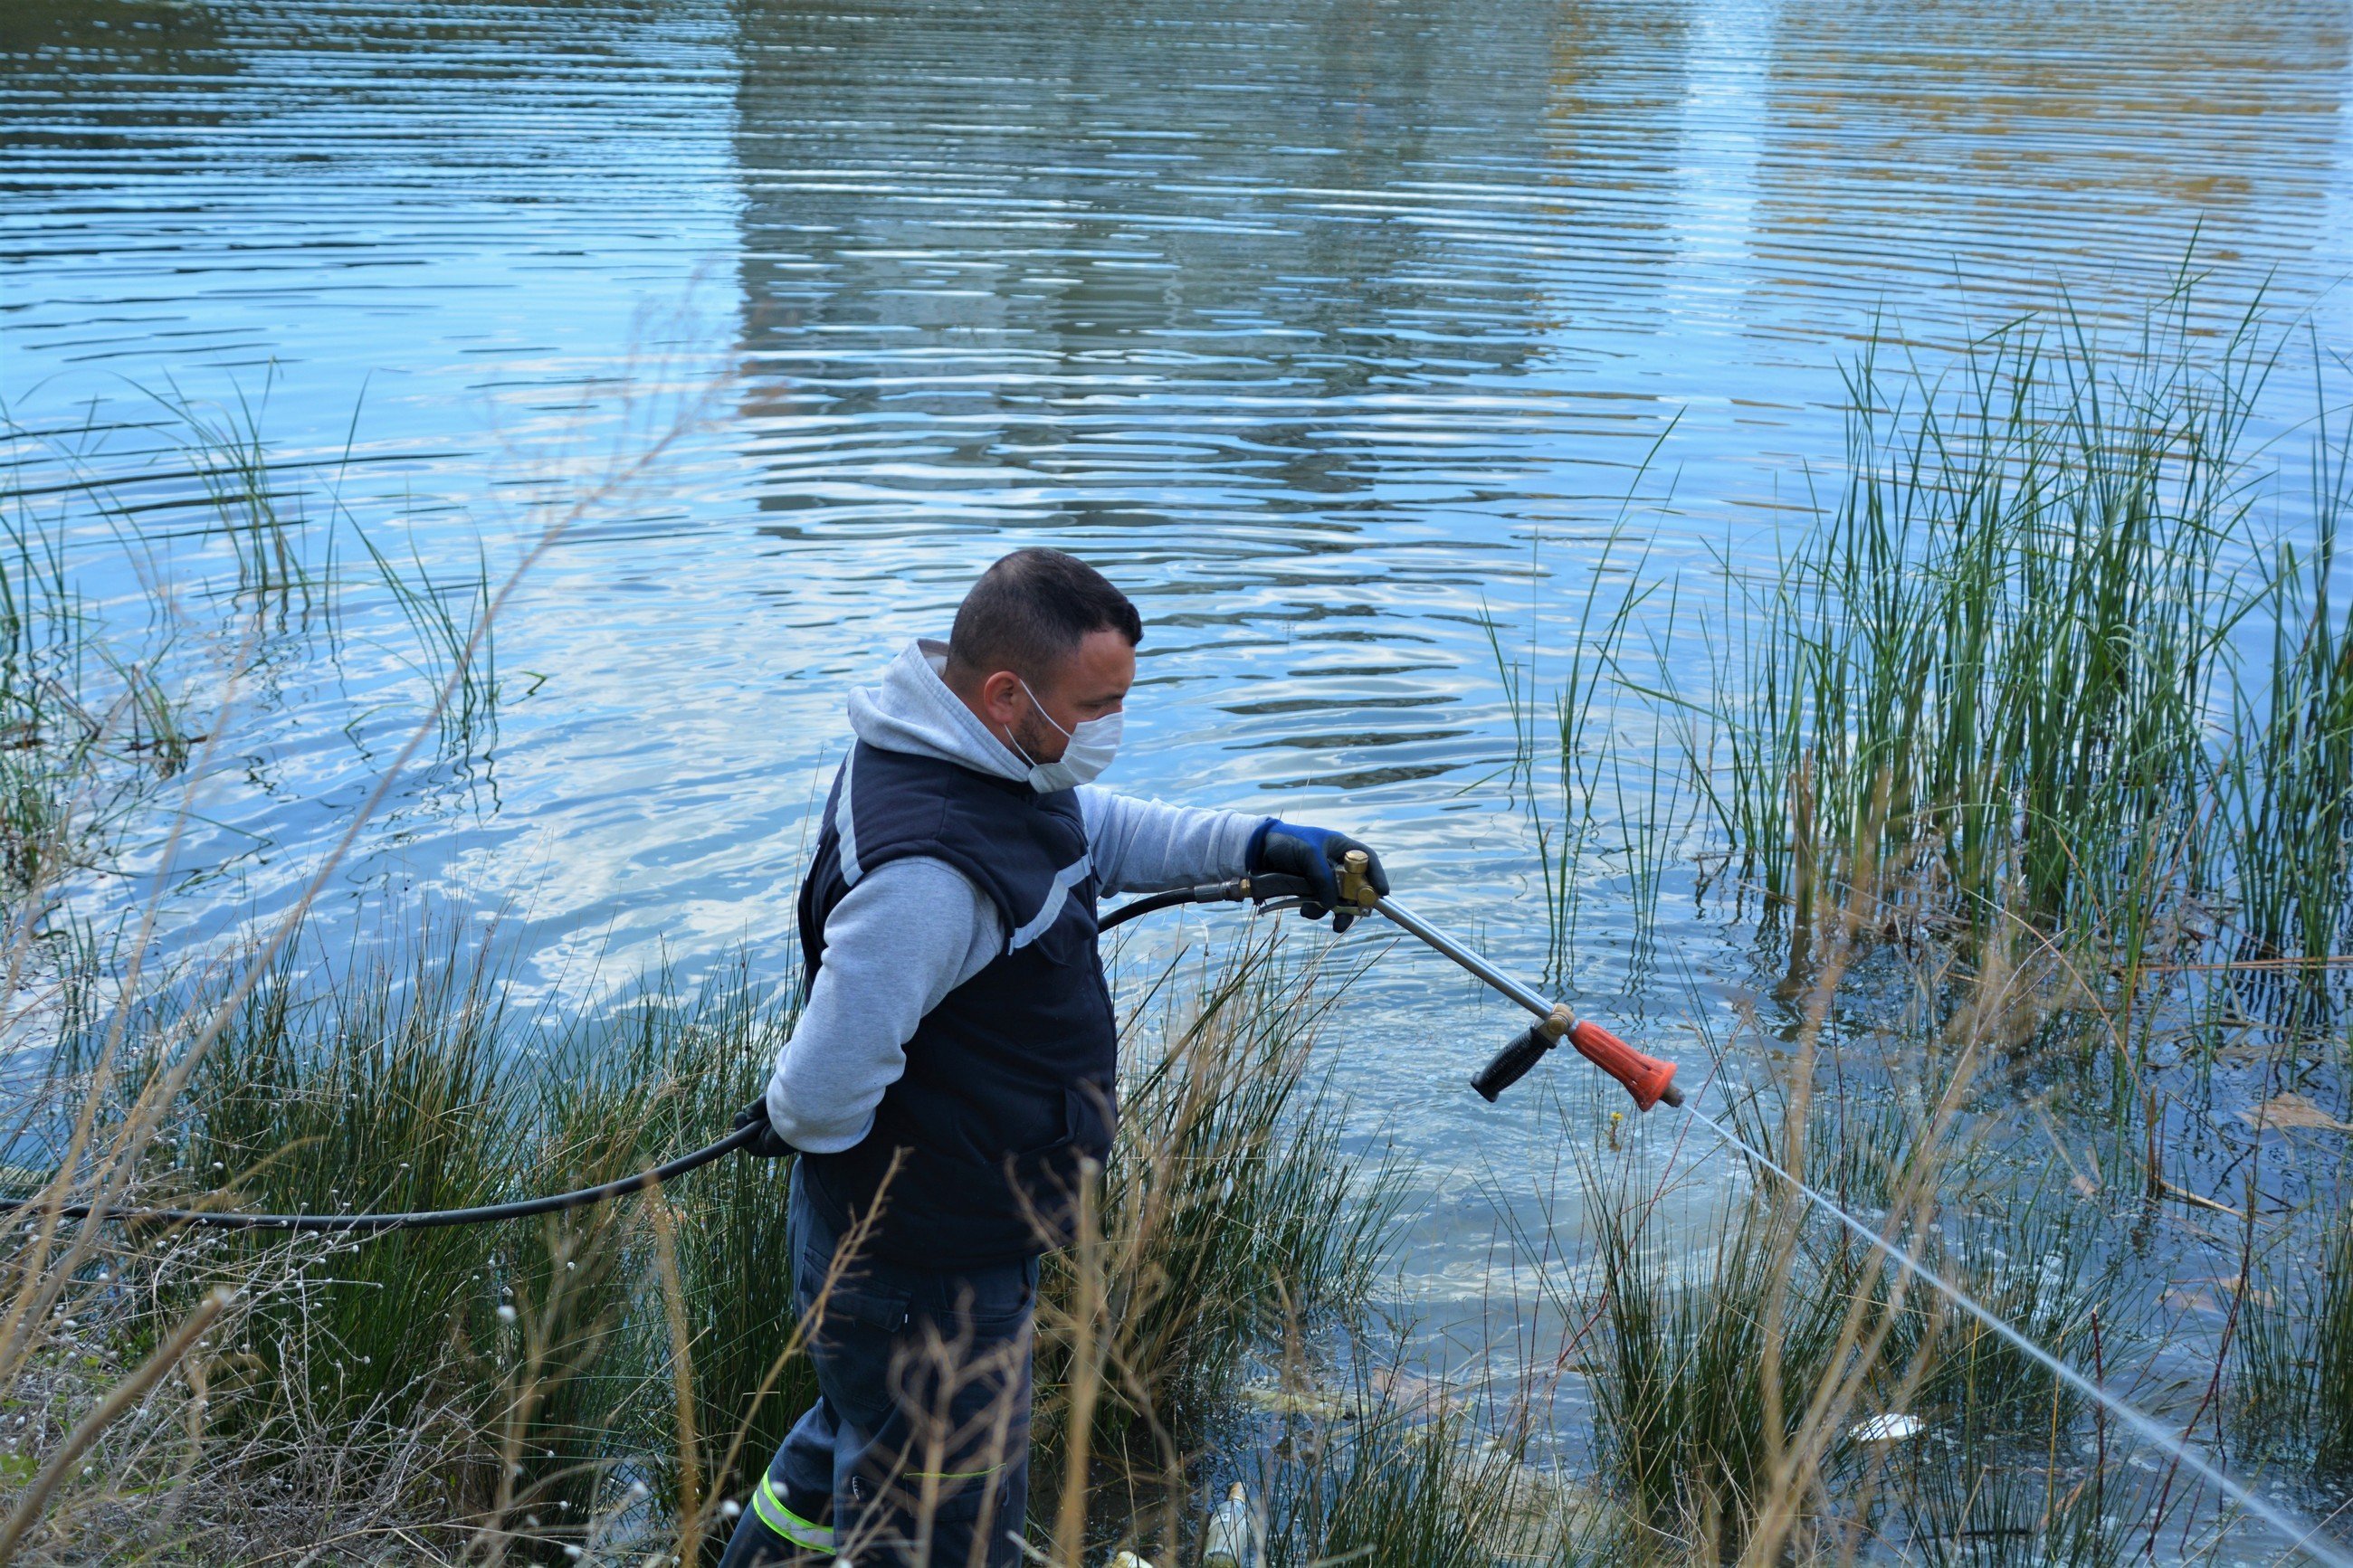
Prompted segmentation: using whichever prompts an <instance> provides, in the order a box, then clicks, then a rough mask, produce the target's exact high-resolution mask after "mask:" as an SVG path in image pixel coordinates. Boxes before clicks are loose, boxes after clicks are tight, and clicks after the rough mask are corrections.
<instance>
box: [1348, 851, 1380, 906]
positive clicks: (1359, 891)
mask: <svg viewBox="0 0 2353 1568" xmlns="http://www.w3.org/2000/svg"><path fill="white" fill-rule="evenodd" d="M1372 864H1373V861H1372V857H1371V856H1369V855H1366V853H1365V852H1364V851H1363V850H1361V849H1351V850H1349V851H1348V852H1347V853H1346V854H1345V855H1343V856H1341V857H1340V879H1339V880H1340V901H1341V902H1342V903H1344V904H1353V905H1354V906H1356V908H1357V909H1360V910H1369V909H1371V908H1372V907H1373V906H1374V905H1376V904H1377V903H1379V902H1380V901H1381V896H1380V894H1379V893H1377V892H1376V891H1375V890H1374V889H1373V884H1372V882H1371V880H1370V879H1367V878H1366V875H1365V873H1366V871H1368V870H1370V869H1371V868H1372Z"/></svg>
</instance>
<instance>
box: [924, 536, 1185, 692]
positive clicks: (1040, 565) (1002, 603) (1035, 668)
mask: <svg viewBox="0 0 2353 1568" xmlns="http://www.w3.org/2000/svg"><path fill="white" fill-rule="evenodd" d="M1090 632H1117V633H1118V634H1119V635H1120V636H1122V637H1125V638H1126V639H1127V644H1128V646H1129V647H1134V646H1135V645H1136V644H1138V643H1140V642H1142V641H1143V640H1144V617H1142V616H1138V615H1137V614H1136V613H1135V606H1134V605H1131V604H1129V603H1128V602H1127V595H1124V594H1123V593H1121V592H1120V591H1119V590H1118V589H1116V588H1114V587H1113V586H1112V585H1111V584H1110V583H1109V582H1108V581H1106V580H1105V579H1104V577H1103V574H1102V573H1100V572H1098V571H1096V570H1095V569H1094V568H1093V567H1092V566H1090V565H1088V564H1087V563H1085V562H1083V561H1082V560H1080V559H1079V558H1078V557H1077V556H1075V555H1065V554H1063V553H1062V552H1060V551H1059V550H1017V551H1015V552H1013V553H1012V554H1010V555H1008V556H1006V557H1005V558H1004V559H1003V560H1001V561H999V562H998V563H997V564H996V565H994V566H991V567H990V568H989V569H988V570H987V571H986V572H984V573H982V574H980V581H979V582H977V583H975V584H973V585H972V592H970V593H968V594H966V595H965V596H964V603H963V604H962V605H960V606H958V607H957V609H956V617H955V627H954V628H953V629H952V630H951V631H950V632H949V633H948V662H949V663H950V664H951V665H953V666H954V667H955V668H956V670H957V672H958V673H959V674H962V675H965V676H968V677H971V678H972V679H986V678H987V677H988V676H991V675H994V674H996V673H997V671H998V670H1000V669H1009V670H1011V671H1013V673H1015V674H1016V675H1018V676H1020V677H1021V678H1022V679H1025V680H1033V681H1034V680H1039V679H1043V678H1044V677H1045V676H1046V675H1047V674H1048V672H1049V671H1050V670H1051V669H1052V668H1053V667H1054V666H1055V665H1056V664H1057V663H1059V662H1060V660H1061V659H1062V658H1064V657H1066V656H1067V655H1068V654H1069V653H1070V652H1071V649H1073V648H1075V647H1078V646H1079V644H1080V642H1081V641H1082V640H1083V639H1084V638H1085V637H1086V636H1087V634H1088V633H1090Z"/></svg>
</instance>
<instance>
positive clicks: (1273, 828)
mask: <svg viewBox="0 0 2353 1568" xmlns="http://www.w3.org/2000/svg"><path fill="white" fill-rule="evenodd" d="M1351 849H1362V850H1364V852H1365V879H1366V881H1368V882H1370V883H1371V884H1372V885H1373V890H1374V891H1375V892H1377V893H1382V894H1386V893H1388V890H1389V874H1388V872H1387V871H1384V870H1382V869H1381V858H1380V857H1379V856H1377V855H1376V854H1374V853H1373V852H1372V850H1371V849H1370V848H1369V847H1367V846H1366V845H1364V844H1362V843H1360V842H1358V841H1357V840H1356V839H1354V838H1351V837H1348V836H1347V835H1346V834H1345V833H1335V832H1334V831H1333V830H1332V829H1331V828H1328V827H1303V826H1300V825H1299V824H1298V823H1295V822H1280V821H1276V820H1274V819H1272V818H1269V819H1268V821H1267V822H1266V823H1265V825H1264V826H1261V827H1260V828H1259V830H1258V832H1257V833H1256V834H1255V835H1253V836H1252V837H1251V838H1250V860H1249V866H1250V871H1251V873H1252V874H1256V873H1258V872H1261V871H1274V872H1278V873H1280V874H1282V875H1283V876H1286V877H1302V878H1304V879H1306V881H1307V884H1308V886H1309V887H1311V888H1313V889H1314V893H1313V894H1312V895H1311V896H1310V897H1309V899H1308V900H1307V901H1306V902H1305V903H1303V904H1302V905H1300V906H1299V912H1300V913H1301V914H1303V915H1305V916H1306V917H1307V918H1308V919H1309V920H1311V921H1320V920H1322V919H1323V918H1324V916H1325V915H1327V914H1328V915H1330V916H1331V917H1332V929H1333V930H1334V931H1346V930H1347V929H1348V927H1349V926H1351V925H1353V924H1354V923H1355V922H1356V910H1354V909H1350V908H1344V907H1341V904H1340V879H1339V878H1338V877H1337V876H1336V875H1335V872H1336V871H1337V870H1338V868H1339V865H1340V862H1341V860H1342V859H1343V858H1345V857H1346V855H1347V853H1348V851H1350V850H1351Z"/></svg>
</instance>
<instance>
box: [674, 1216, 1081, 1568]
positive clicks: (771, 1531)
mask: <svg viewBox="0 0 2353 1568" xmlns="http://www.w3.org/2000/svg"><path fill="white" fill-rule="evenodd" d="M805 1181H806V1178H805V1176H804V1175H803V1173H801V1172H800V1171H799V1170H797V1169H796V1170H795V1171H794V1173H793V1192H792V1223H793V1234H794V1236H795V1237H796V1238H797V1245H796V1247H795V1248H794V1258H793V1293H794V1298H795V1300H796V1301H797V1303H798V1306H799V1310H800V1311H801V1314H802V1316H803V1318H804V1320H807V1319H810V1318H812V1317H814V1319H815V1321H816V1329H815V1331H814V1332H813V1333H812V1334H811V1335H810V1337H809V1342H808V1353H809V1358H810V1360H811V1361H812V1362H813V1363H815V1365H816V1368H817V1384H818V1401H817V1403H816V1404H815V1405H811V1406H810V1407H809V1408H808V1410H807V1412H806V1413H804V1414H803V1415H802V1416H801V1418H800V1420H799V1421H797V1422H796V1423H795V1424H794V1426H793V1429H792V1431H791V1432H790V1433H788V1434H787V1435H786V1437H785V1443H784V1447H781V1448H778V1449H777V1450H776V1458H775V1459H774V1460H773V1461H771V1463H770V1464H769V1466H768V1471H767V1474H766V1475H765V1476H764V1477H763V1478H762V1479H761V1481H760V1484H759V1485H758V1487H756V1488H755V1489H754V1492H753V1496H752V1499H751V1501H750V1503H749V1505H748V1506H746V1507H745V1508H744V1512H743V1515H742V1517H741V1518H740V1519H739V1521H737V1523H736V1527H735V1534H734V1538H733V1540H731V1541H730V1542H728V1543H727V1552H726V1555H725V1556H724V1557H723V1558H722V1559H721V1560H720V1568H765V1565H769V1564H785V1563H792V1564H801V1563H830V1562H832V1561H833V1560H835V1559H837V1558H844V1559H847V1560H848V1561H849V1562H850V1563H854V1564H856V1565H857V1568H934V1565H936V1568H1011V1565H1012V1564H1015V1563H1019V1562H1020V1561H1021V1552H1020V1551H1019V1549H1018V1547H1017V1546H1016V1545H1015V1542H1016V1541H1017V1540H1018V1538H1019V1536H1020V1533H1021V1528H1022V1519H1023V1516H1024V1514H1025V1513H1026V1512H1027V1511H1028V1508H1029V1374H1030V1343H1029V1341H1030V1317H1031V1313H1032V1311H1033V1310H1034V1308H1035V1306H1036V1304H1037V1297H1038V1260H1037V1259H1036V1258H1021V1259H1018V1260H1016V1261H1012V1262H1008V1263H1001V1264H994V1265H990V1266H988V1267H987V1268H969V1269H956V1270H946V1269H934V1268H912V1267H908V1266H906V1265H902V1264H897V1263H890V1262H885V1261H881V1260H879V1259H871V1258H855V1257H850V1258H841V1259H840V1260H839V1262H837V1260H836V1258H835V1253H836V1250H837V1248H838V1247H839V1245H840V1238H839V1237H837V1236H836V1235H835V1234H834V1232H833V1230H832V1228H831V1227H830V1226H828V1225H827V1224H826V1223H825V1221H824V1220H823V1219H822V1218H821V1217H819V1215H818V1213H817V1205H814V1204H812V1203H811V1202H809V1199H808V1193H807V1188H806V1186H805V1184H804V1183H805Z"/></svg>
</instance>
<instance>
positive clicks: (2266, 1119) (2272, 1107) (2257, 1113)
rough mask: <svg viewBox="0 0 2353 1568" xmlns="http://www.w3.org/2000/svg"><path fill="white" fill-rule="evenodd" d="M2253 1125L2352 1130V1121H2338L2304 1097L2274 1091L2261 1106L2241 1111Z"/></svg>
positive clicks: (2320, 1129)
mask: <svg viewBox="0 0 2353 1568" xmlns="http://www.w3.org/2000/svg"><path fill="white" fill-rule="evenodd" d="M2239 1120H2241V1121H2244V1122H2245V1123H2247V1125H2248V1126H2250V1127H2304V1128H2310V1129H2312V1130H2314V1131H2321V1132H2353V1121H2337V1118H2335V1117H2334V1116H2331V1115H2329V1114H2328V1112H2327V1111H2326V1110H2321V1109H2320V1107H2318V1106H2317V1105H2315V1104H2314V1103H2313V1102H2312V1101H2310V1100H2306V1099H2305V1097H2304V1096H2302V1095H2300V1094H2295V1093H2288V1094H2275V1095H2273V1096H2272V1097H2271V1098H2270V1099H2269V1100H2264V1101H2263V1103H2262V1104H2261V1105H2250V1106H2248V1107H2247V1108H2246V1109H2245V1110H2242V1111H2240V1112H2239Z"/></svg>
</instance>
